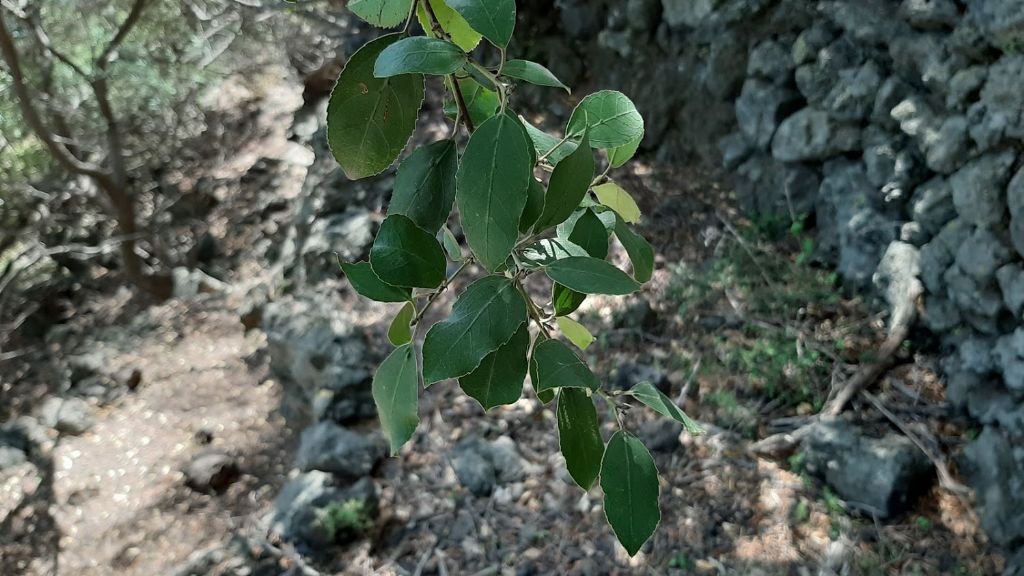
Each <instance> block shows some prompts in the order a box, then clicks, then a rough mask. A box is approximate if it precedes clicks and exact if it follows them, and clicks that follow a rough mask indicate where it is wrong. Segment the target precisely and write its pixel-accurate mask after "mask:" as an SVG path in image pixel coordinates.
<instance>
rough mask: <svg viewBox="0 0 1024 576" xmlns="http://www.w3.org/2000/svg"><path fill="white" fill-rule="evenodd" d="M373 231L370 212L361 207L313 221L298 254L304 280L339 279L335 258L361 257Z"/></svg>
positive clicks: (353, 260)
mask: <svg viewBox="0 0 1024 576" xmlns="http://www.w3.org/2000/svg"><path fill="white" fill-rule="evenodd" d="M375 232H376V222H375V220H374V216H373V214H371V213H370V212H369V211H367V210H363V209H353V210H349V211H347V212H344V213H342V214H332V215H330V216H326V217H323V218H317V219H316V220H314V221H313V225H312V226H311V227H310V229H309V235H308V236H307V238H306V241H305V243H304V244H303V246H302V251H301V253H300V258H302V260H303V266H304V270H305V277H304V281H305V282H307V283H309V284H316V283H318V282H321V281H322V280H326V279H328V278H339V277H340V276H341V271H340V270H339V269H338V258H341V259H342V260H343V261H345V262H356V261H359V260H363V259H365V257H366V255H367V254H368V251H369V247H370V245H371V244H373V236H374V234H375Z"/></svg>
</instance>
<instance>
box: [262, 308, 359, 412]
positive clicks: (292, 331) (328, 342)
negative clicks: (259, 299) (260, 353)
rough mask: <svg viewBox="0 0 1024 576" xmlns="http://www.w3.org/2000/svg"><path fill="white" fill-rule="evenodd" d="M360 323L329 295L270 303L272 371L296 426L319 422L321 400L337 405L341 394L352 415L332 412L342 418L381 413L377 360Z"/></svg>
mask: <svg viewBox="0 0 1024 576" xmlns="http://www.w3.org/2000/svg"><path fill="white" fill-rule="evenodd" d="M354 325H355V322H353V320H352V319H350V318H348V317H347V315H346V313H345V312H343V310H342V306H341V304H340V301H339V300H337V299H335V298H332V297H330V296H327V295H319V294H308V295H303V296H301V297H294V298H293V297H288V298H284V299H282V300H278V301H276V302H271V303H269V304H267V305H266V306H264V308H263V320H262V328H263V331H264V332H265V333H266V335H267V348H268V351H269V353H270V370H271V372H272V373H273V374H274V376H275V377H276V378H277V379H278V380H279V381H280V382H281V385H282V388H283V391H284V394H283V396H282V400H281V412H282V414H283V415H284V417H285V419H286V420H287V421H288V423H289V425H290V426H291V427H292V428H293V429H301V428H303V427H305V426H306V425H308V424H309V423H311V422H312V421H313V420H314V412H315V411H314V404H315V403H316V402H322V403H323V405H324V406H325V407H326V406H334V405H336V403H334V402H332V400H331V399H333V398H335V397H337V398H344V399H347V400H346V401H345V402H342V403H341V405H339V406H338V407H339V408H346V409H347V410H348V412H347V413H344V414H334V413H333V412H332V414H331V415H332V417H335V416H336V419H337V420H339V421H345V420H348V419H352V418H357V417H364V416H367V415H369V416H372V415H374V414H375V409H374V406H373V401H372V398H371V397H370V381H371V379H370V371H369V366H370V364H371V363H372V362H373V361H374V360H375V359H374V358H373V357H371V356H370V354H369V352H368V350H367V348H366V343H365V341H364V339H363V335H362V334H361V333H360V332H359V331H357V330H356V329H354V328H353V326H354ZM325 395H326V396H327V399H326V400H325V399H324V396H325ZM356 400H358V402H356Z"/></svg>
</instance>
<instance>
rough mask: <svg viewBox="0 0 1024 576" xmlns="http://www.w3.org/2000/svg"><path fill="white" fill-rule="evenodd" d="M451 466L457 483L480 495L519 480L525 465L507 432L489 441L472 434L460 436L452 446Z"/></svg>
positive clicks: (523, 475)
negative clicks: (464, 436)
mask: <svg viewBox="0 0 1024 576" xmlns="http://www.w3.org/2000/svg"><path fill="white" fill-rule="evenodd" d="M452 466H453V467H454V468H455V475H456V476H457V477H458V479H459V483H461V484H462V485H463V486H465V487H466V488H467V489H468V490H469V491H470V492H472V493H473V494H474V495H476V496H481V497H483V496H489V495H490V494H491V492H493V491H494V488H495V487H496V486H500V485H504V484H510V483H513V482H519V481H521V480H522V479H523V478H525V476H526V473H527V468H528V464H527V463H526V462H525V461H524V460H523V458H522V456H520V455H519V450H518V449H517V448H516V446H515V442H513V441H512V439H511V438H509V437H507V436H502V437H500V438H498V439H497V440H495V441H493V442H487V441H485V440H483V439H482V438H480V437H476V436H474V437H471V438H469V439H466V440H463V441H462V442H460V443H459V444H458V445H457V446H456V447H455V450H454V456H453V458H452Z"/></svg>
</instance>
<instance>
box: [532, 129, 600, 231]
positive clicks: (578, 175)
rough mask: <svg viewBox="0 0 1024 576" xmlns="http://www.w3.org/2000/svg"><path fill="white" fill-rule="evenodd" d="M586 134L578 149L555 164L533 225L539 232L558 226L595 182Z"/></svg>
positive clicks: (592, 157) (592, 156)
mask: <svg viewBox="0 0 1024 576" xmlns="http://www.w3.org/2000/svg"><path fill="white" fill-rule="evenodd" d="M587 138H588V136H587V134H584V135H583V140H582V143H581V145H580V146H579V148H577V149H576V151H575V152H573V153H572V154H570V155H569V156H568V157H566V158H565V160H562V161H561V162H559V163H558V164H557V165H555V170H554V171H553V172H552V173H551V179H550V180H549V181H548V191H547V194H545V196H544V212H542V213H541V215H540V218H538V219H537V223H536V224H535V225H534V229H536V230H538V231H541V230H546V229H548V228H550V227H552V226H555V225H558V224H560V223H562V222H563V221H565V219H566V218H568V217H569V216H571V215H572V213H573V211H575V210H576V208H577V207H578V206H579V205H580V201H581V200H583V197H584V196H586V195H587V190H588V189H589V188H590V183H591V182H592V181H593V179H594V154H593V153H592V152H591V151H590V147H589V146H587V141H588V140H587Z"/></svg>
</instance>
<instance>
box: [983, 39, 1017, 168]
mask: <svg viewBox="0 0 1024 576" xmlns="http://www.w3.org/2000/svg"><path fill="white" fill-rule="evenodd" d="M1021 86H1024V54H1006V55H1004V56H1003V57H1002V58H1000V59H999V60H998V61H997V62H996V63H995V64H993V65H992V67H991V68H990V69H989V73H988V78H987V79H986V81H985V87H984V88H982V89H981V95H980V98H979V100H978V102H977V103H976V104H974V105H973V106H971V108H970V113H971V121H972V122H971V138H973V139H974V141H975V143H976V144H977V145H978V147H979V148H980V149H982V150H988V149H990V148H992V147H994V146H995V145H996V144H998V143H999V142H1001V141H1002V140H1003V139H1004V138H1015V139H1024V91H1022V90H1021V89H1020V87H1021Z"/></svg>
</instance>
